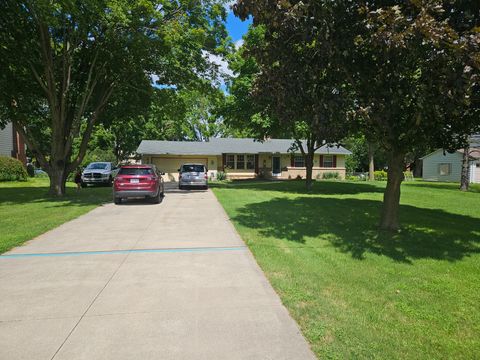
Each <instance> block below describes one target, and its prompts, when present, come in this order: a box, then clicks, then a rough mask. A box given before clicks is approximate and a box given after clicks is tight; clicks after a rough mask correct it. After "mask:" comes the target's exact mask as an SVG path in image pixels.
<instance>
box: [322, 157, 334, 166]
mask: <svg viewBox="0 0 480 360" xmlns="http://www.w3.org/2000/svg"><path fill="white" fill-rule="evenodd" d="M323 167H328V168H331V167H333V155H323Z"/></svg>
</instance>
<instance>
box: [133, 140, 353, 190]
mask: <svg viewBox="0 0 480 360" xmlns="http://www.w3.org/2000/svg"><path fill="white" fill-rule="evenodd" d="M292 144H293V140H291V139H270V140H266V141H263V142H260V141H256V140H254V139H232V138H221V139H210V141H208V142H198V141H195V142H190V141H154V140H143V141H142V142H141V144H140V146H139V147H138V150H137V153H138V154H140V155H141V157H142V163H151V164H155V165H156V166H157V167H158V168H159V169H160V170H161V171H163V172H165V174H166V175H167V176H166V180H169V181H178V171H177V170H178V169H179V168H180V166H181V165H182V164H184V163H201V164H204V165H206V166H207V169H208V172H209V176H210V177H211V178H213V177H215V176H216V173H217V172H218V171H225V172H226V173H227V174H228V177H229V178H230V179H242V178H255V177H257V176H261V177H266V178H280V179H295V178H297V177H298V176H301V177H302V178H305V175H306V168H305V161H304V158H303V156H302V155H301V153H300V150H298V151H297V152H296V153H295V154H292V153H291V152H290V151H289V149H290V148H291V146H292ZM350 154H351V152H350V151H348V150H346V149H345V148H343V147H341V146H340V147H337V146H333V147H328V146H326V145H325V146H322V147H321V148H320V149H318V150H317V151H316V152H315V157H314V165H313V178H318V177H321V176H322V174H324V173H326V172H338V173H339V175H340V177H341V178H345V156H346V155H350Z"/></svg>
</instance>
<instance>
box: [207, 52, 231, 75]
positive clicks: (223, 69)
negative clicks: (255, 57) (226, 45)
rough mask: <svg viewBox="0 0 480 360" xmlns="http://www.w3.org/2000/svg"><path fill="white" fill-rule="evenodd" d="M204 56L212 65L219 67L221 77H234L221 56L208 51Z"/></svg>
mask: <svg viewBox="0 0 480 360" xmlns="http://www.w3.org/2000/svg"><path fill="white" fill-rule="evenodd" d="M203 55H204V56H206V57H207V58H208V60H209V61H210V63H212V64H214V65H216V66H217V67H218V72H219V76H220V77H222V78H223V77H225V76H233V71H232V70H231V69H230V68H229V67H228V63H227V62H226V61H225V59H224V58H223V57H221V56H220V55H215V54H212V53H210V52H208V51H204V52H203Z"/></svg>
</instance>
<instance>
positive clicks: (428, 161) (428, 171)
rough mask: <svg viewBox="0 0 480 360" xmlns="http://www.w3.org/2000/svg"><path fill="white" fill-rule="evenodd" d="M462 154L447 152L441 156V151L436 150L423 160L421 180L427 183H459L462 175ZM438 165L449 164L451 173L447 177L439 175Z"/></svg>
mask: <svg viewBox="0 0 480 360" xmlns="http://www.w3.org/2000/svg"><path fill="white" fill-rule="evenodd" d="M462 156H463V155H462V154H461V153H459V152H454V153H453V154H450V153H448V152H446V153H445V155H444V154H443V150H441V149H440V150H437V151H435V152H434V153H432V154H430V155H427V156H426V157H424V158H423V180H427V181H460V177H461V173H462ZM440 164H450V166H451V171H450V174H449V175H440V172H439V166H440Z"/></svg>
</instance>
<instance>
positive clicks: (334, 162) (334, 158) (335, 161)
mask: <svg viewBox="0 0 480 360" xmlns="http://www.w3.org/2000/svg"><path fill="white" fill-rule="evenodd" d="M332 158H333V165H332V166H333V167H334V168H336V167H337V155H333V156H332Z"/></svg>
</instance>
